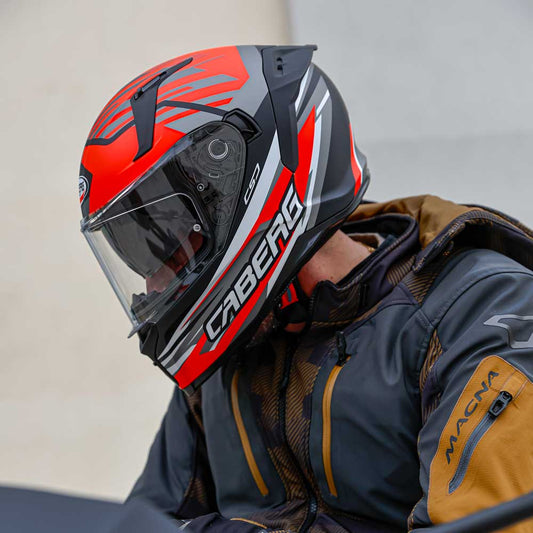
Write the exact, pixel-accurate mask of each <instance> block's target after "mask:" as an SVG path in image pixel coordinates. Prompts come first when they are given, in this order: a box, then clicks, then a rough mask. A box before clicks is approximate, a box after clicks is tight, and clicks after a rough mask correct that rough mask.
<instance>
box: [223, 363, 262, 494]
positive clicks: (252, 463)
mask: <svg viewBox="0 0 533 533" xmlns="http://www.w3.org/2000/svg"><path fill="white" fill-rule="evenodd" d="M231 408H232V410H233V418H234V419H235V424H236V425H237V431H238V432H239V437H240V439H241V444H242V448H243V450H244V456H245V457H246V462H247V463H248V468H249V469H250V472H251V474H252V477H253V478H254V481H255V484H256V485H257V488H258V489H259V492H260V493H261V496H267V495H268V487H267V486H266V483H265V480H264V479H263V476H262V475H261V472H260V471H259V467H258V466H257V462H256V460H255V457H254V454H253V451H252V446H251V445H250V439H249V438H248V433H247V432H246V427H245V426H244V422H243V419H242V414H241V409H240V407H239V369H237V370H236V371H235V374H233V379H232V381H231Z"/></svg>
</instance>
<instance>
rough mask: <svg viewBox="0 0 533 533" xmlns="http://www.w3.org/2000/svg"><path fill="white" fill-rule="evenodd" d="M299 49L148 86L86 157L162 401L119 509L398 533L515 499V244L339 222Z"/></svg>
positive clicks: (528, 469)
mask: <svg viewBox="0 0 533 533" xmlns="http://www.w3.org/2000/svg"><path fill="white" fill-rule="evenodd" d="M313 49H314V48H313V47H311V46H302V47H298V46H291V47H255V46H240V47H226V48H218V49H214V50H206V51H201V52H196V53H193V54H188V55H184V56H182V57H179V58H177V59H174V60H171V61H169V62H167V63H164V64H162V65H159V66H157V67H155V68H153V69H151V70H149V71H147V72H146V73H144V74H142V75H141V76H139V77H138V78H136V79H135V80H133V81H132V82H131V83H129V84H128V85H126V86H125V87H124V88H123V89H122V90H121V91H119V93H117V95H115V97H114V98H113V99H112V100H111V101H110V102H109V103H108V104H107V106H106V107H105V108H104V109H103V111H102V113H101V114H100V116H99V117H98V119H97V121H96V123H95V125H94V126H93V128H92V130H91V132H90V135H89V139H88V141H87V145H86V147H85V150H84V153H83V159H82V167H81V172H80V174H81V175H80V199H81V207H82V212H83V216H84V219H83V221H82V230H83V232H84V234H85V236H86V237H87V239H88V241H89V243H90V244H91V247H92V249H93V251H94V252H95V254H96V256H97V257H98V259H99V262H100V264H101V266H102V268H103V269H104V271H105V272H106V274H107V276H108V278H109V280H110V281H111V283H112V285H113V287H114V289H115V291H116V293H117V295H118V296H119V298H120V300H121V302H122V304H123V306H124V308H125V310H126V312H127V313H128V315H129V316H130V318H131V320H132V323H133V330H132V334H133V333H137V334H138V335H139V338H140V342H141V351H142V352H143V353H145V354H147V355H148V356H150V358H151V359H152V360H153V361H154V363H155V364H156V365H157V366H159V367H160V368H161V369H162V370H163V371H164V372H165V373H166V374H167V375H168V376H169V377H170V378H171V379H173V380H174V381H175V382H176V383H177V384H178V386H179V389H178V388H177V389H176V391H175V393H174V396H173V398H172V400H171V402H170V405H169V408H168V412H167V414H166V416H165V418H164V420H163V423H162V426H161V430H160V432H159V433H158V435H157V437H156V439H155V442H154V444H153V446H152V448H151V451H150V455H149V458H148V462H147V465H146V467H145V470H144V472H143V473H142V475H141V477H140V478H139V480H138V482H137V484H136V485H135V487H134V489H133V491H132V493H131V495H130V499H136V498H142V499H145V500H148V501H150V502H152V503H153V504H155V505H156V506H157V507H158V508H160V509H161V510H163V511H165V512H167V513H169V514H171V515H172V516H175V517H177V518H180V519H186V520H187V521H186V523H187V525H186V529H187V530H190V531H207V530H209V531H213V532H215V531H243V532H244V531H259V530H283V531H313V532H323V531H328V532H330V531H332V532H337V531H338V532H346V531H355V532H379V531H405V530H406V529H408V528H409V529H412V528H415V527H426V526H429V525H431V524H438V523H442V522H446V521H450V520H453V519H455V518H459V517H462V516H465V515H467V514H470V513H472V512H474V511H476V510H479V509H483V508H486V507H490V506H492V505H495V504H498V503H500V502H503V501H507V500H510V499H512V498H514V497H516V496H519V495H520V494H523V493H525V492H527V491H529V490H532V489H533V455H532V452H531V442H532V438H533V428H532V427H531V425H530V424H529V421H530V420H531V417H532V415H533V384H532V382H531V377H532V374H533V359H532V353H533V312H532V309H531V301H532V298H533V278H532V276H533V273H532V271H531V270H530V268H532V267H533V240H532V237H533V235H532V233H531V232H530V230H528V229H527V228H525V227H524V226H522V225H521V224H520V223H518V222H516V221H514V220H512V219H510V218H509V217H507V216H505V215H503V214H501V213H498V212H495V211H491V210H488V209H485V208H481V207H467V206H460V205H456V204H453V203H451V202H446V201H444V200H441V199H439V198H435V197H431V196H423V197H416V198H407V199H403V200H396V201H393V202H389V203H384V204H375V203H366V204H365V203H363V204H361V205H359V204H360V202H361V199H362V196H363V194H364V191H365V190H366V187H367V185H368V180H369V173H368V171H367V167H366V159H365V157H364V156H363V155H362V154H361V152H359V150H358V149H357V147H356V145H355V143H354V142H353V138H352V133H351V127H350V122H349V118H348V115H347V112H346V109H345V106H344V104H343V102H342V99H341V97H340V95H339V93H338V91H337V89H336V88H335V86H334V85H333V83H332V82H331V80H329V78H328V77H327V76H326V75H325V74H324V73H323V72H322V71H321V70H320V69H319V68H318V67H316V66H315V65H313V64H312V63H311V56H312V53H313ZM396 179H400V178H398V177H396ZM358 205H359V207H358V208H357V210H356V207H357V206H358ZM180 389H181V390H180ZM183 391H185V392H183ZM189 520H190V522H189ZM508 531H513V532H525V531H533V525H532V524H531V523H529V524H528V523H525V524H521V525H518V526H515V527H514V528H512V529H508Z"/></svg>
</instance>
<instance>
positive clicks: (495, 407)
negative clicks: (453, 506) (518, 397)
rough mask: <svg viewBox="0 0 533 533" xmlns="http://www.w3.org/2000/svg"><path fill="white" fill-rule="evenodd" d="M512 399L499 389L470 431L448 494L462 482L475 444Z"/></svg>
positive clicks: (507, 393) (510, 395) (508, 394)
mask: <svg viewBox="0 0 533 533" xmlns="http://www.w3.org/2000/svg"><path fill="white" fill-rule="evenodd" d="M512 399H513V396H512V394H510V393H509V392H507V391H501V392H500V393H499V394H498V396H497V398H496V399H495V400H494V401H493V402H492V405H491V406H490V408H489V410H488V412H487V413H486V415H485V416H484V417H483V418H482V419H481V421H480V422H479V424H478V425H477V427H476V428H475V429H474V431H472V434H471V435H470V437H469V438H468V440H467V442H466V444H465V447H464V448H463V453H462V454H461V458H460V459H459V464H458V465H457V470H456V471H455V474H454V475H453V478H452V480H451V481H450V484H449V485H448V493H449V494H451V493H452V492H454V491H456V490H457V489H458V488H459V486H460V485H461V483H462V482H463V480H464V478H465V475H466V472H467V470H468V465H469V463H470V459H471V458H472V454H473V453H474V450H475V449H476V446H477V445H478V443H479V441H480V440H481V439H482V438H483V436H484V435H485V433H486V432H487V431H488V430H489V429H490V428H491V426H492V424H494V422H495V421H496V419H497V418H498V417H499V416H500V415H501V414H502V413H503V411H504V410H505V409H506V408H507V406H508V405H509V403H511V400H512Z"/></svg>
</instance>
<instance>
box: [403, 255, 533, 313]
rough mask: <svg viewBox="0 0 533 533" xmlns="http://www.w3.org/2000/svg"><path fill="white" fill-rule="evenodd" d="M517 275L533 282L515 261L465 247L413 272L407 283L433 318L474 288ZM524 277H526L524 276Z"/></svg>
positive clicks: (528, 274) (409, 275) (422, 307)
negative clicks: (482, 281) (487, 282)
mask: <svg viewBox="0 0 533 533" xmlns="http://www.w3.org/2000/svg"><path fill="white" fill-rule="evenodd" d="M504 274H506V275H509V274H511V275H516V276H517V280H518V279H520V282H521V283H528V281H529V279H528V278H529V277H531V280H530V281H529V282H533V271H531V270H530V269H529V268H527V267H525V266H524V265H522V264H520V263H519V262H517V261H515V260H514V259H512V258H510V257H508V256H506V255H504V254H501V253H499V252H496V251H494V250H489V249H484V248H463V249H459V250H456V251H455V252H453V253H451V254H449V255H447V256H446V255H445V256H443V257H441V258H440V259H437V260H435V261H434V262H433V263H431V264H429V265H427V266H426V267H425V268H424V269H423V270H422V271H421V272H414V271H412V272H410V273H409V274H408V276H406V278H405V279H404V280H403V284H404V285H405V287H406V288H407V290H408V291H409V292H410V293H411V295H412V296H413V297H414V299H415V300H416V301H417V302H418V304H419V305H420V307H421V309H422V311H423V312H424V314H425V315H426V316H427V317H428V318H429V319H430V320H432V319H435V318H437V317H438V316H439V315H441V314H442V313H443V312H445V310H446V309H447V308H449V307H450V306H451V305H452V304H453V302H454V301H455V300H456V299H457V298H459V297H460V296H461V294H462V293H464V292H466V291H467V290H468V289H469V288H470V287H471V286H473V285H474V284H476V283H477V282H479V281H481V280H483V279H485V278H490V277H493V278H494V284H495V286H496V285H497V284H498V278H499V275H504ZM520 274H526V276H521V275H520Z"/></svg>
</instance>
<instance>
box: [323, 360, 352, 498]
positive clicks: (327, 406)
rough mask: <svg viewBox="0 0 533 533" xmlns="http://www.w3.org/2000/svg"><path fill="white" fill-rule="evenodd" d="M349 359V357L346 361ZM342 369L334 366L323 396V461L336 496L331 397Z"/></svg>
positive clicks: (327, 477)
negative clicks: (332, 450)
mask: <svg viewBox="0 0 533 533" xmlns="http://www.w3.org/2000/svg"><path fill="white" fill-rule="evenodd" d="M349 359H350V358H349V357H348V358H347V359H346V361H348V360H349ZM342 369H343V367H342V366H339V365H335V366H334V367H333V370H332V371H331V373H330V374H329V377H328V380H327V382H326V388H325V389H324V396H323V398H322V461H323V463H324V472H325V473H326V481H327V483H328V489H329V492H330V493H331V495H332V496H335V498H336V497H337V496H338V494H337V487H336V486H335V480H334V479H333V472H332V469H331V397H332V396H333V389H334V387H335V382H336V381H337V377H338V375H339V373H340V371H341V370H342Z"/></svg>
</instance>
